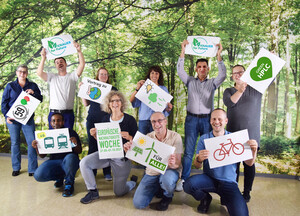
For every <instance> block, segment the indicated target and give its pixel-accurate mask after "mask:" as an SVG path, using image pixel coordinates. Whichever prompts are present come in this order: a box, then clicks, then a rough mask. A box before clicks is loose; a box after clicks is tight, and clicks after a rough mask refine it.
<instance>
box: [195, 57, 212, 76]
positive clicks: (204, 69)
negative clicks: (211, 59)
mask: <svg viewBox="0 0 300 216" xmlns="http://www.w3.org/2000/svg"><path fill="white" fill-rule="evenodd" d="M195 70H196V72H197V74H198V78H199V79H200V80H201V81H202V80H205V79H206V77H207V75H208V72H209V67H208V65H207V63H206V62H204V61H203V62H202V61H201V62H198V63H197V65H196V69H195Z"/></svg>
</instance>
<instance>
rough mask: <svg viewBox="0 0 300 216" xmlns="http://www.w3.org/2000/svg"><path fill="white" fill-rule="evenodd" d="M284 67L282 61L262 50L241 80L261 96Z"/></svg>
mask: <svg viewBox="0 0 300 216" xmlns="http://www.w3.org/2000/svg"><path fill="white" fill-rule="evenodd" d="M284 65H285V61H284V60H283V59H281V58H279V57H278V56H276V55H274V54H273V53H271V52H269V51H268V50H266V49H264V48H262V49H260V51H259V53H258V54H257V55H256V56H255V58H254V60H253V61H252V62H251V64H250V65H249V67H248V68H247V70H246V71H245V73H244V74H243V76H242V77H241V80H243V81H244V82H246V83H247V84H248V85H250V86H252V87H253V88H255V89H256V90H257V91H259V92H260V93H262V94H263V93H264V92H265V91H266V89H267V88H268V87H269V85H270V84H271V83H272V81H273V80H274V79H275V77H276V76H277V74H278V73H279V71H280V70H281V68H282V67H283V66H284Z"/></svg>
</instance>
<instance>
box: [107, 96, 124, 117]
mask: <svg viewBox="0 0 300 216" xmlns="http://www.w3.org/2000/svg"><path fill="white" fill-rule="evenodd" d="M109 108H110V110H111V112H112V113H116V112H121V108H122V100H121V98H120V97H119V96H118V95H114V96H112V97H111V98H110V100H109Z"/></svg>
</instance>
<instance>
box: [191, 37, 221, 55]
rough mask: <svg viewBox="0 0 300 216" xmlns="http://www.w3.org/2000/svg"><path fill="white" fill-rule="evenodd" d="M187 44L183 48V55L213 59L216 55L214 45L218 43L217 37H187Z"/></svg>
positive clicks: (216, 48) (219, 39) (216, 49)
mask: <svg viewBox="0 0 300 216" xmlns="http://www.w3.org/2000/svg"><path fill="white" fill-rule="evenodd" d="M187 40H188V42H189V44H187V45H186V47H185V54H189V55H197V56H207V57H215V56H216V55H217V51H218V47H217V46H216V44H218V43H220V41H221V38H219V37H208V36H188V37H187Z"/></svg>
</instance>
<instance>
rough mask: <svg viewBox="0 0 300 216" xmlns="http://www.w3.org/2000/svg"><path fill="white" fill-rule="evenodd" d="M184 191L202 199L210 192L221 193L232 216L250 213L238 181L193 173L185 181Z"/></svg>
mask: <svg viewBox="0 0 300 216" xmlns="http://www.w3.org/2000/svg"><path fill="white" fill-rule="evenodd" d="M183 190H184V192H186V193H188V194H190V195H192V196H193V197H194V198H195V199H196V200H198V201H200V200H202V199H203V198H204V197H205V195H206V194H207V193H209V192H214V193H217V194H219V195H220V197H221V199H222V202H223V203H224V204H225V205H226V207H227V209H228V212H229V214H230V215H231V216H234V215H237V216H243V215H249V212H248V207H247V204H246V202H245V200H244V198H243V196H242V194H241V192H240V190H239V188H238V184H237V183H236V182H226V181H219V180H216V179H213V178H211V177H210V176H208V175H206V174H199V175H193V176H191V177H189V178H188V179H187V180H186V181H185V182H184V183H183Z"/></svg>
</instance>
